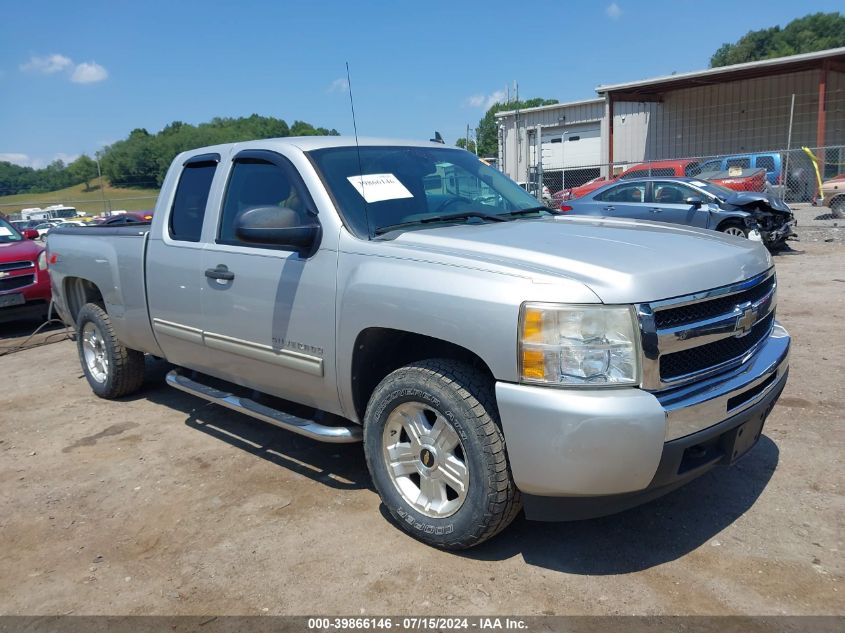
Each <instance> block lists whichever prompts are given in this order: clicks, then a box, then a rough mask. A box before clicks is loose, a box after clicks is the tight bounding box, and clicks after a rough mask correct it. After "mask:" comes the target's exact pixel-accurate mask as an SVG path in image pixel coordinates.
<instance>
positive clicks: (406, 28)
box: [0, 0, 841, 167]
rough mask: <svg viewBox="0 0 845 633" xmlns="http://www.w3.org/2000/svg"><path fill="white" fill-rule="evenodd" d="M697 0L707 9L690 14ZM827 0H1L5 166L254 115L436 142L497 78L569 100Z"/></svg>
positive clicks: (483, 99) (0, 143)
mask: <svg viewBox="0 0 845 633" xmlns="http://www.w3.org/2000/svg"><path fill="white" fill-rule="evenodd" d="M704 6H706V10H705V9H704V8H703V7H704ZM840 9H841V0H840V1H839V2H828V1H822V0H813V1H811V2H806V3H796V2H794V0H789V1H785V0H767V1H766V2H765V3H763V4H759V3H756V4H755V3H749V2H737V1H736V0H726V1H723V0H711V1H710V2H707V3H702V2H701V1H700V0H698V1H693V0H673V1H663V0H653V1H647V0H640V1H635V0H615V1H613V2H610V1H608V0H596V1H586V0H583V1H576V0H572V1H551V0H533V1H527V2H526V1H523V2H514V1H513V0H511V1H509V2H504V1H499V0H487V1H475V0H451V1H448V2H441V1H440V0H425V1H424V2H420V1H417V2H406V1H403V0H394V1H392V2H391V1H387V0H384V1H382V0H347V1H342V0H333V1H320V0H313V1H311V2H308V1H305V0H303V1H299V2H293V1H283V0H277V1H274V2H271V1H258V0H241V1H240V2H222V1H216V0H205V1H203V2H199V1H194V0H170V1H168V2H162V1H159V0H145V1H144V2H138V1H137V0H133V1H124V0H110V1H108V2H99V1H95V0H90V1H89V0H86V1H82V0H76V1H75V2H67V1H64V2H62V1H60V0H56V1H55V2H41V1H39V0H27V1H26V2H20V1H18V0H0V16H2V19H0V160H9V161H11V162H15V163H17V164H24V165H32V166H36V167H40V166H43V165H45V164H47V163H49V162H50V161H51V160H54V159H56V158H61V159H63V160H65V161H67V160H71V159H73V158H74V157H76V156H78V155H79V154H81V153H88V154H89V155H91V154H93V153H94V152H95V151H97V150H98V149H100V148H102V147H103V146H104V145H108V144H110V143H113V142H114V141H117V140H120V139H122V138H125V137H126V136H127V134H128V133H129V132H130V131H131V130H132V129H134V128H139V127H142V128H146V129H147V130H148V131H150V132H156V131H158V130H160V129H161V128H163V127H164V126H165V125H167V124H168V123H170V122H171V121H175V120H179V121H185V122H188V123H201V122H204V121H208V120H210V119H211V118H213V117H217V116H219V117H237V116H249V115H250V114H253V113H257V114H260V115H265V116H274V117H278V118H282V119H285V120H286V121H288V123H292V122H293V121H294V120H297V119H299V120H303V121H307V122H309V123H311V124H313V125H315V126H318V125H319V126H324V127H328V128H336V129H337V130H338V131H340V132H341V133H344V134H346V133H348V134H351V133H352V131H353V128H352V117H351V113H350V107H349V92H348V84H347V82H346V68H345V63H346V62H349V65H350V69H351V79H352V93H353V97H354V101H355V114H356V117H357V123H358V133H359V135H361V136H365V135H366V136H389V137H399V138H412V139H420V138H425V139H428V138H431V136H432V135H433V133H434V131H435V130H438V131H439V132H440V133H441V134H442V135H443V137H444V139H445V140H446V142H447V143H449V144H453V143H454V142H455V140H456V139H457V138H458V137H460V136H464V135H465V130H466V126H467V124H469V125H470V127H472V128H474V127H475V126H476V125H477V123H478V120H479V119H480V118H481V116H482V115H483V114H484V112H485V110H486V108H487V107H489V105H490V104H491V103H494V102H495V101H497V100H502V99H503V98H504V96H505V88H506V86H508V85H510V86H512V85H513V82H514V81H516V82H518V84H519V95H520V97H522V98H530V97H544V98H554V99H558V100H560V101H574V100H579V99H587V98H591V97H595V96H596V93H595V87H596V86H597V85H599V84H613V83H620V82H624V81H632V80H638V79H645V78H649V77H655V76H660V75H666V74H670V73H672V72H686V71H693V70H699V69H703V68H706V67H707V65H708V62H709V59H710V56H711V55H712V54H713V52H715V50H716V49H717V48H718V47H719V46H720V45H721V44H723V43H724V42H733V41H736V40H737V39H738V38H739V37H741V36H742V35H744V34H745V33H746V32H748V31H749V30H755V29H759V28H764V27H769V26H773V25H775V24H780V25H784V24H786V23H787V22H789V21H790V20H792V19H794V18H796V17H800V16H802V15H805V14H807V13H812V12H815V11H826V12H827V11H836V10H840Z"/></svg>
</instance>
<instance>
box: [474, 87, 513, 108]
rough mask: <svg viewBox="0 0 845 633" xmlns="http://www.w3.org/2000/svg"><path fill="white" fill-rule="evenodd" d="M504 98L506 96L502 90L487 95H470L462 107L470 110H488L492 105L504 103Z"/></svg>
mask: <svg viewBox="0 0 845 633" xmlns="http://www.w3.org/2000/svg"><path fill="white" fill-rule="evenodd" d="M506 96H507V95H506V93H505V91H504V90H496V91H495V92H493V93H491V94H489V95H485V94H477V95H472V96H471V97H467V98H466V99H465V100H464V105H465V106H468V107H470V108H483V109H484V110H489V109H490V107H491V106H493V105H494V104H496V103H501V102H502V101H504V100H505V97H506Z"/></svg>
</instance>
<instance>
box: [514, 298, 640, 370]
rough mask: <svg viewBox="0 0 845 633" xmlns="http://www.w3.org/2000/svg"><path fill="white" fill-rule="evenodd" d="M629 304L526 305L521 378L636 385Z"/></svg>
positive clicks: (633, 328) (521, 325) (522, 318)
mask: <svg viewBox="0 0 845 633" xmlns="http://www.w3.org/2000/svg"><path fill="white" fill-rule="evenodd" d="M635 323H636V317H635V315H634V310H633V307H631V306H621V307H620V306H602V305H597V306H567V305H559V304H554V303H525V304H523V305H522V310H521V313H520V321H519V330H520V332H519V334H520V336H519V362H520V367H519V370H520V376H521V378H522V381H523V382H532V383H542V384H549V385H591V386H601V385H610V386H617V385H635V384H637V383H639V363H638V354H637V349H638V347H637V327H636V326H635Z"/></svg>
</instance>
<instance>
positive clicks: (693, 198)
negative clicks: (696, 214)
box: [684, 196, 704, 209]
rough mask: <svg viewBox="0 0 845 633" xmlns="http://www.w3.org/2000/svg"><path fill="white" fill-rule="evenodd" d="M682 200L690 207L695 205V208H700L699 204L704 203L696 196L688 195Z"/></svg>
mask: <svg viewBox="0 0 845 633" xmlns="http://www.w3.org/2000/svg"><path fill="white" fill-rule="evenodd" d="M684 202H686V203H687V204H688V205H690V206H691V207H695V208H696V209H700V208H701V205H702V204H704V201H703V200H702V199H701V198H699V197H698V196H690V197H689V198H687V199H686V200H684Z"/></svg>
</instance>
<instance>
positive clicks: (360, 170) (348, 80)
mask: <svg viewBox="0 0 845 633" xmlns="http://www.w3.org/2000/svg"><path fill="white" fill-rule="evenodd" d="M346 86H347V87H348V88H349V107H350V109H351V110H352V129H353V130H354V131H355V151H356V152H357V153H358V178H360V179H361V180H360V183H361V197H362V198H364V221H365V222H366V223H367V236H368V237H369V235H370V215H369V213H368V209H367V197H366V196H365V195H364V167H363V164H362V163H361V146H360V145H359V144H358V124H357V123H356V122H355V102H354V101H353V100H352V78H351V77H350V75H349V62H346Z"/></svg>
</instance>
